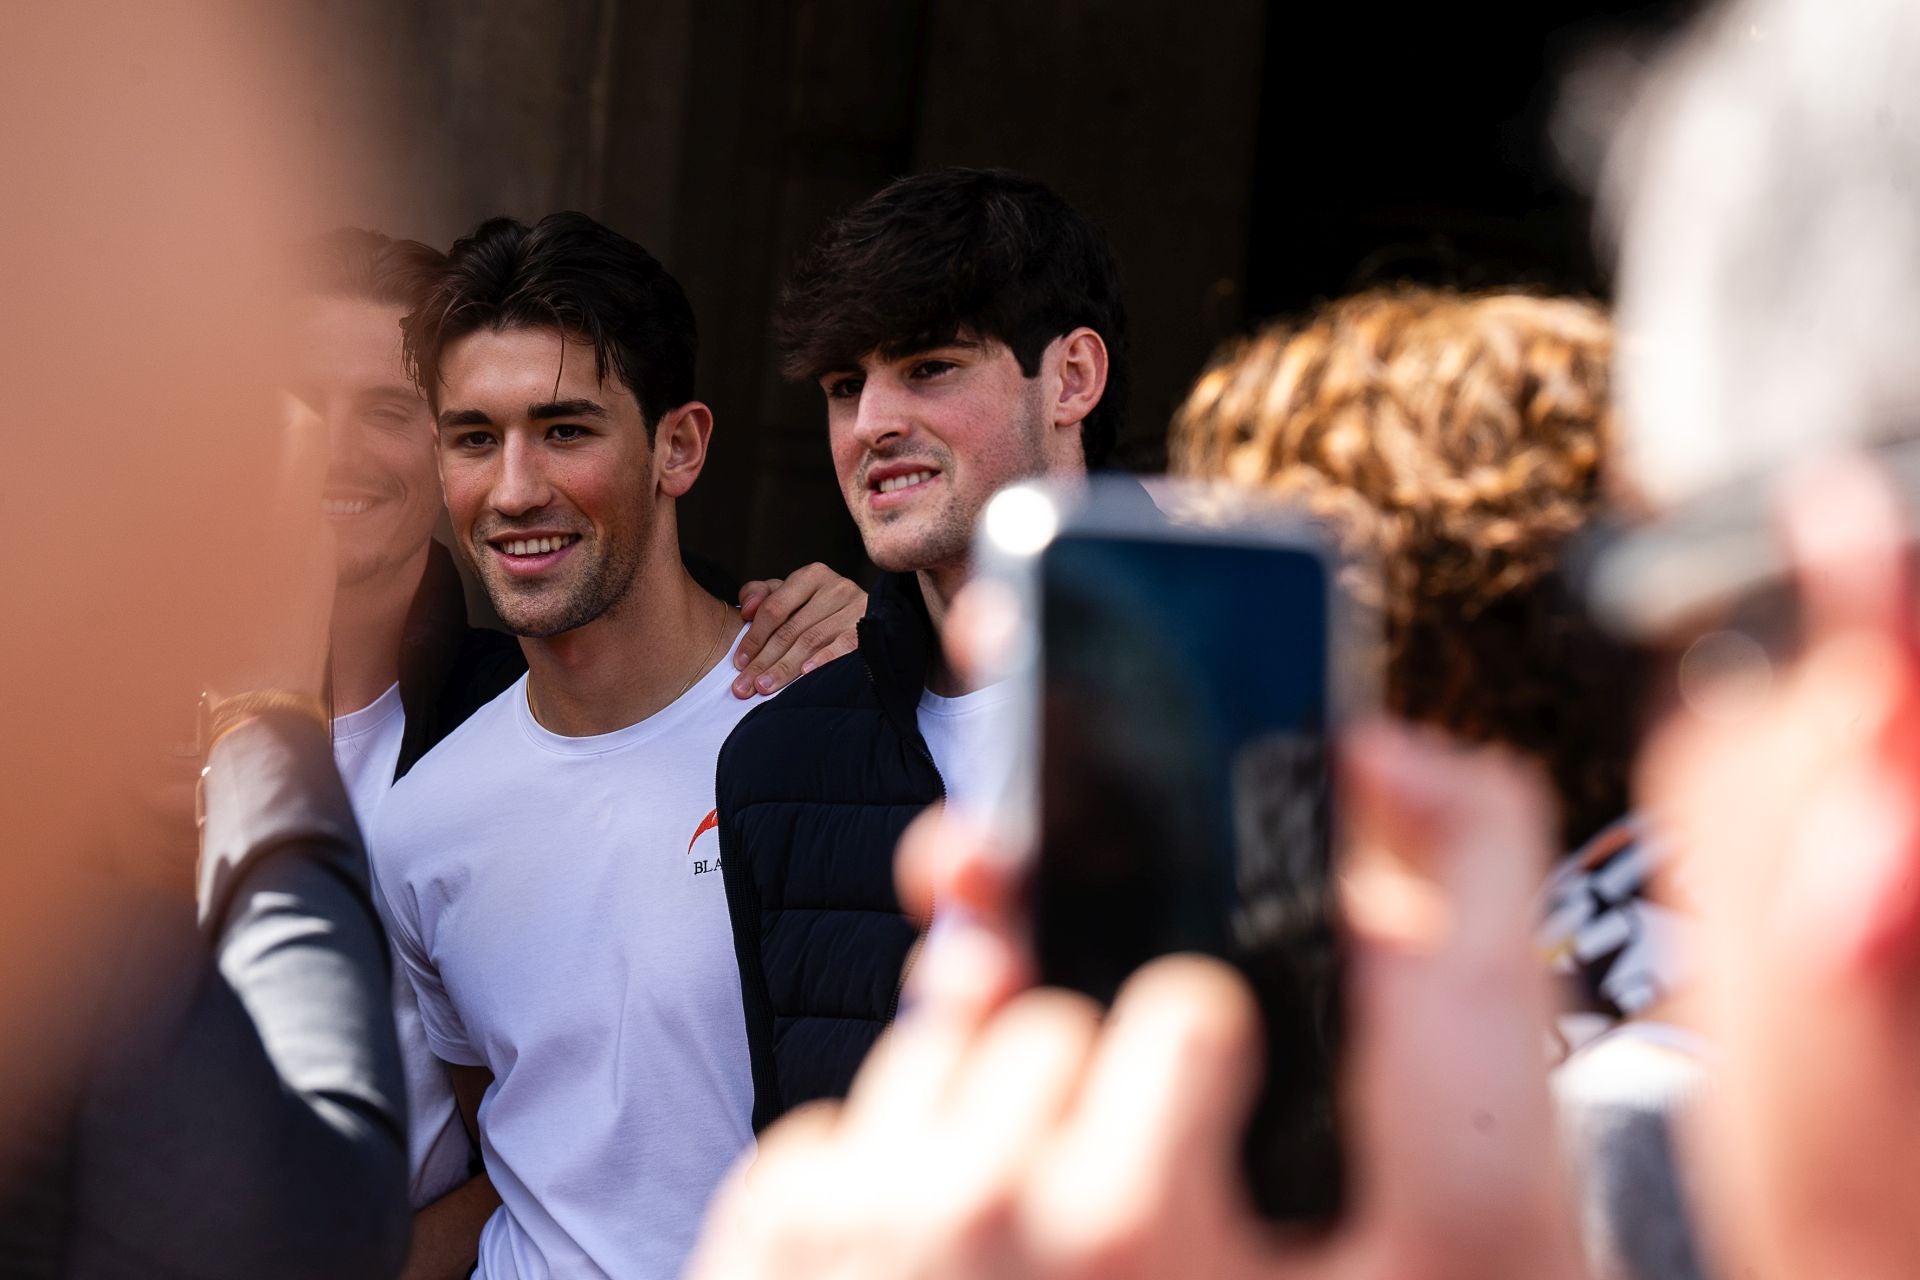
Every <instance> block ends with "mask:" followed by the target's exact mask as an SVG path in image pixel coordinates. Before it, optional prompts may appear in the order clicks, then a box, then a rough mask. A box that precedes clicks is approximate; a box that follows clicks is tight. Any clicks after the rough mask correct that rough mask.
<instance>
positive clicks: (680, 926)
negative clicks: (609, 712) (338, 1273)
mask: <svg viewBox="0 0 1920 1280" xmlns="http://www.w3.org/2000/svg"><path fill="white" fill-rule="evenodd" d="M731 649H732V647H731V646H729V649H728V651H729V652H731ZM737 674H738V673H737V672H735V671H734V669H733V664H732V663H731V662H727V661H722V662H720V663H719V664H718V665H716V666H715V667H714V668H713V670H711V671H709V672H708V673H707V674H706V675H705V676H703V677H702V678H701V679H700V681H699V682H698V683H697V684H695V685H694V686H693V688H691V689H689V690H688V691H687V692H686V693H684V694H682V695H681V696H680V697H679V698H678V699H677V700H676V701H675V702H674V703H673V704H672V705H670V706H668V707H665V708H663V709H662V710H660V711H659V712H657V713H655V714H654V715H652V716H649V717H648V718H647V719H645V720H643V721H641V722H640V723H639V724H635V725H630V726H628V727H627V728H625V729H620V730H618V731H616V732H613V733H608V734H602V735H600V736H597V737H590V738H566V737H561V736H559V735H557V734H553V733H549V732H548V731H547V730H545V729H543V728H541V727H540V725H539V723H538V722H536V721H535V720H534V718H533V716H532V714H531V713H530V712H529V710H528V707H527V681H526V678H525V677H522V678H521V679H520V680H519V681H517V682H516V683H515V684H514V686H513V687H512V688H511V689H508V690H507V691H506V692H505V693H503V694H501V695H500V696H499V697H498V698H495V699H494V700H493V701H492V702H490V703H488V704H487V705H486V706H484V707H482V708H481V709H480V710H479V711H477V712H475V713H474V715H473V717H472V718H471V719H469V720H468V721H467V722H466V723H465V724H463V725H461V726H460V728H458V729H456V730H455V731H454V732H453V733H451V734H449V735H448V736H447V738H446V740H445V741H443V742H442V743H440V745H439V746H438V747H436V748H435V749H434V750H433V752H432V754H430V755H428V756H427V758H426V759H424V760H422V761H421V762H420V763H419V764H418V765H415V766H414V768H413V770H412V772H410V773H409V774H408V775H407V776H406V777H405V778H403V779H401V781H400V783H399V784H398V785H397V786H395V787H394V789H393V794H392V795H391V796H390V797H389V798H388V800H387V803H386V805H385V807H384V808H383V809H382V810H381V813H380V817H379V821H378V823H377V824H376V832H377V834H376V836H375V844H376V847H378V848H379V849H380V851H381V858H382V868H381V874H382V878H381V885H382V887H383V889H384V891H385V893H386V896H387V900H388V904H389V906H390V907H391V908H392V912H393V916H394V921H395V930H394V936H395V940H396V945H397V947H398V949H399V952H400V954H401V956H402V958H403V959H404V960H405V962H406V965H407V968H408V970H409V972H410V974H411V976H412V978H413V981H414V984H415V986H416V987H418V988H419V994H420V1010H421V1013H422V1015H423V1016H424V1020H425V1024H426V1030H427V1038H428V1041H429V1043H430V1044H431V1045H432V1046H433V1050H434V1052H435V1053H437V1054H439V1055H440V1056H441V1057H442V1058H444V1059H446V1060H447V1061H448V1062H456V1063H467V1064H472V1065H477V1066H485V1067H486V1068H488V1069H489V1070H490V1071H492V1073H493V1077H494V1081H493V1084H492V1086H491V1087H490V1088H489V1089H488V1090H487V1093H486V1097H485V1098H484V1099H483V1100H482V1102H481V1104H480V1145H481V1151H482V1153H483V1154H484V1156H485V1158H486V1163H487V1171H488V1173H489V1174H491V1175H492V1178H493V1185H494V1188H495V1189H496V1190H497V1191H498V1192H499V1193H500V1198H501V1200H502V1202H503V1203H502V1207H501V1208H500V1209H499V1210H498V1211H496V1212H495V1213H494V1215H493V1217H492V1218H491V1219H489V1220H488V1222H487V1225H486V1229H485V1231H484V1232H483V1233H482V1234H481V1238H480V1270H479V1274H480V1275H481V1276H484V1277H488V1278H489V1280H508V1278H513V1280H545V1278H546V1277H549V1276H562V1277H576V1276H612V1277H619V1280H629V1278H630V1277H631V1278H641V1277H648V1276H661V1277H667V1276H677V1275H678V1274H679V1273H680V1269H681V1267H682V1266H683V1265H684V1263H685V1261H686V1258H687V1255H688V1254H689V1253H690V1252H691V1251H692V1248H693V1244H694V1241H695V1238H696V1236H697V1234H698V1231H699V1226H700V1219H701V1216H702V1214H703V1213H704V1212H705V1210H706V1207H707V1201H708V1199H709V1198H710V1197H711V1195H712V1193H713V1191H714V1190H715V1188H716V1187H717V1185H718V1184H719V1182H720V1180H721V1178H722V1176H723V1175H724V1174H725V1172H726V1170H727V1169H728V1167H729V1166H730V1165H731V1164H732V1162H733V1160H734V1159H735V1158H736V1157H737V1156H738V1155H739V1154H740V1152H741V1151H742V1150H744V1149H745V1148H746V1146H747V1144H748V1143H749V1142H750V1141H751V1140H752V1126H751V1123H750V1121H751V1113H752V1109H753V1086H752V1081H751V1076H750V1072H749V1069H748V1062H747V1038H746V1027H745V1021H744V1015H743V1014H742V1012H741V1008H740V980H739V976H738V972H737V970H736V968H735V965H734V958H733V935H732V930H731V927H730V925H729V923H728V917H727V899H726V890H725V889H724V888H723V887H722V884H721V880H720V853H719V833H718V832H717V831H716V830H715V828H714V766H715V762H716V761H717V759H718V758H719V754H720V744H721V743H722V742H724V741H725V740H726V737H727V734H728V733H729V732H731V731H732V729H733V726H734V724H735V722H736V721H738V720H739V719H740V717H741V716H743V715H745V714H746V713H747V711H748V710H750V709H751V707H752V705H753V704H751V703H748V702H745V701H742V700H741V699H738V698H736V697H734V696H733V693H732V690H731V688H730V686H731V683H732V681H733V679H734V677H735V676H736V675H737Z"/></svg>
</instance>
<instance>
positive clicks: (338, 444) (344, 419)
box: [320, 406, 367, 474]
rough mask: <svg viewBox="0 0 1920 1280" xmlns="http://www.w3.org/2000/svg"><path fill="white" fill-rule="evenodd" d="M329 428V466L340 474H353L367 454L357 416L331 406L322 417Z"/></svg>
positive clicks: (346, 410)
mask: <svg viewBox="0 0 1920 1280" xmlns="http://www.w3.org/2000/svg"><path fill="white" fill-rule="evenodd" d="M320 420H321V421H322V422H324V423H325V424H326V427H327V464H328V467H329V468H330V469H331V470H332V471H334V472H336V473H338V474H351V473H352V472H353V471H354V470H355V469H356V467H357V464H358V463H359V462H360V460H361V459H362V458H363V457H364V455H365V454H366V451H367V450H366V442H365V441H364V440H363V439H362V438H361V436H362V432H361V430H360V422H359V419H358V417H357V416H355V414H354V413H353V412H352V411H351V410H349V409H344V408H341V407H339V406H331V407H329V408H328V409H327V411H326V412H325V413H323V414H322V415H321V419H320Z"/></svg>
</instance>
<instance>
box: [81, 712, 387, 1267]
mask: <svg viewBox="0 0 1920 1280" xmlns="http://www.w3.org/2000/svg"><path fill="white" fill-rule="evenodd" d="M206 804H207V827H206V839H205V843H204V847H203V853H202V875H201V898H202V901H201V915H202V926H203V929H204V930H205V931H206V934H207V935H210V940H211V943H212V947H211V951H209V948H208V942H209V938H208V937H207V936H203V935H202V934H201V933H197V932H196V931H195V930H194V928H193V926H192V923H191V922H190V921H189V920H187V919H185V918H184V916H183V915H182V916H173V915H167V914H162V913H154V912H149V913H146V914H145V915H143V916H141V917H139V919H138V923H137V925H136V927H135V929H134V931H133V933H132V934H131V935H130V936H128V937H127V938H125V940H124V942H125V945H124V946H123V947H121V948H120V954H121V955H122V956H123V957H124V958H125V971H124V973H123V975H122V976H121V977H120V978H119V979H117V980H116V981H114V982H113V983H112V995H111V996H110V998H109V1000H108V1002H107V1005H106V1009H105V1013H104V1022H105V1026H104V1027H103V1028H102V1033H101V1043H102V1044H103V1045H105V1046H106V1048H105V1049H103V1051H102V1053H101V1056H100V1060H99V1062H98V1064H97V1068H96V1070H95V1072H94V1074H93V1077H92V1079H91V1081H90V1083H89V1087H88V1089H87V1091H86V1095H85V1097H84V1099H83V1101H82V1104H81V1107H80V1112H79V1116H78V1123H77V1133H76V1148H77V1151H76V1154H77V1159H76V1161H75V1171H76V1178H77V1183H76V1187H75V1221H74V1222H73V1224H72V1225H73V1230H72V1232H71V1235H70V1236H69V1241H70V1248H69V1255H68V1260H69V1266H68V1268H67V1273H68V1274H69V1275H76V1276H120V1275H128V1276H132V1275H142V1276H176V1275H177V1276H195V1277H224V1276H234V1277H240V1276H248V1277H257V1276H275V1277H288V1278H292V1280H301V1278H305V1277H315V1278H319V1277H347V1276H352V1277H378V1276H384V1275H392V1274H394V1273H395V1272H397V1271H398V1270H399V1268H400V1265H401V1263H402V1261H403V1259H404V1256H405V1252H406V1246H407V1236H408V1228H409V1215H408V1210H407V1156H406V1142H405V1117H404V1110H403V1108H404V1102H403V1099H404V1092H403V1084H402V1080H401V1074H400V1060H399V1051H398V1047H397V1045H396V1043H395V1039H394V1030H393V1014H392V1010H391V1007H390V1005H389V1002H388V983H389V971H388V963H389V961H388V956H387V946H386V940H385V937H384V935H383V934H382V932H381V929H380V924H379V919H378V917H377V915H376V914H375V912H374V909H373V906H372V903H371V900H370V899H369V897H368V888H367V869H366V855H365V852H364V850H363V849H362V846H361V842H360V837H359V833H358V832H357V830H356V829H355V827H354V823H353V818H352V813H351V810H350V809H349V807H348V804H347V797H346V794H345V791H344V789H343V788H342V786H341V784H340V779H339V776H338V775H337V774H336V773H335V771H334V767H333V759H332V754H331V751H330V748H329V744H328V743H327V741H326V737H325V735H324V734H323V733H322V732H321V731H320V730H319V728H318V727H317V726H316V725H314V724H312V723H310V722H306V721H304V720H302V719H301V718H299V717H297V716H291V715H285V714H270V715H266V716H262V717H259V718H258V719H256V720H253V721H250V722H248V723H246V724H243V725H241V726H240V727H238V728H236V729H234V730H233V731H232V732H231V733H229V734H228V735H227V736H226V737H225V738H223V739H222V740H221V741H220V743H219V744H218V745H217V746H216V747H215V748H214V751H213V754H212V757H211V759H210V760H209V773H208V776H207V780H206Z"/></svg>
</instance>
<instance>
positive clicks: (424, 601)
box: [295, 228, 525, 1276]
mask: <svg viewBox="0 0 1920 1280" xmlns="http://www.w3.org/2000/svg"><path fill="white" fill-rule="evenodd" d="M444 264H445V257H444V255H442V254H440V253H439V252H437V251H436V250H434V249H431V248H429V247H427V246H426V245H423V244H420V243H418V242H416V241H411V240H393V239H390V238H389V237H387V236H383V235H380V234H379V233H377V232H373V231H361V230H356V229H349V228H342V229H340V230H336V231H333V232H331V233H329V234H328V235H326V236H325V237H323V238H322V239H320V240H319V241H317V242H315V243H313V244H311V245H309V246H306V248H305V250H304V252H303V253H302V255H301V261H300V263H299V266H300V267H301V268H302V271H301V278H300V281H299V283H300V285H301V288H302V292H303V297H302V298H301V301H300V314H299V320H300V336H299V351H298V360H299V373H298V376H297V378H296V381H295V389H296V392H297V394H298V395H299V396H300V397H301V398H302V400H303V401H305V402H306V403H307V404H309V405H311V406H313V408H314V409H315V411H316V412H317V413H318V414H319V415H320V419H321V421H322V422H323V423H324V424H325V426H326V430H327V442H328V468H327V475H326V488H325V493H324V498H323V503H324V510H325V514H326V518H327V523H328V526H329V527H330V529H331V531H332V534H333V545H334V557H335V592H334V604H333V624H332V637H331V640H332V643H331V644H330V646H329V652H328V670H329V675H330V683H329V687H328V693H329V699H330V702H331V711H332V737H333V755H334V762H335V764H336V765H337V766H338V767H339V770H340V777H341V780H342V781H343V782H344V783H345V784H346V788H347V796H348V798H349V799H350V800H351V801H352V804H353V811H354V819H355V821H356V822H357V823H358V824H359V826H360V829H361V831H362V832H367V831H370V830H372V827H373V819H374V816H375V815H376V814H377V813H378V812H379V807H380V801H381V800H382V799H383V798H384V797H385V796H386V794H387V791H388V789H389V788H390V787H391V786H392V784H393V782H394V780H395V779H396V778H398V777H401V776H404V775H405V774H406V772H407V771H408V769H410V768H411V767H412V766H413V764H414V762H415V761H416V760H418V759H419V758H420V756H421V755H423V754H425V752H426V751H427V749H428V748H430V747H431V746H432V745H433V744H434V743H435V742H437V741H438V740H439V739H440V738H442V737H444V736H445V734H446V732H447V731H448V730H450V729H451V728H453V727H454V726H455V725H458V724H459V723H460V722H461V721H462V720H464V719H465V718H466V717H467V716H468V715H469V714H471V713H472V711H473V710H474V708H476V707H478V706H480V705H482V704H484V703H485V702H487V701H488V700H490V699H491V698H492V697H493V696H494V695H495V694H497V693H499V692H500V691H501V690H502V689H504V688H506V687H507V686H508V685H510V684H512V683H513V681H514V680H516V679H518V678H519V676H520V673H521V672H522V671H523V670H524V669H525V664H524V662H523V661H522V660H521V659H520V651H519V646H517V645H516V644H514V642H513V639H512V637H510V636H506V635H503V634H501V633H499V632H496V631H488V630H484V629H481V628H470V627H468V625H467V610H466V598H465V595H464V593H463V591H462V589H461V584H460V577H459V573H458V571H457V570H455V568H454V567H453V559H452V557H451V556H450V555H449V554H448V552H447V551H446V549H445V548H444V547H442V546H441V545H440V544H439V543H438V542H436V541H434V539H433V528H434V524H435V522H436V521H438V520H439V518H440V513H441V511H442V509H443V508H442V506H441V502H440V475H439V471H438V470H437V468H436V459H435V455H434V447H433V418H432V415H431V414H430V413H429V412H428V411H427V405H426V401H425V400H424V399H423V398H422V397H421V395H420V392H419V389H418V388H417V387H415V386H414V385H413V381H412V379H410V378H409V377H408V376H407V371H406V366H405V364H404V363H403V362H402V361H401V358H400V321H401V319H402V317H404V316H405V315H406V313H407V312H408V311H409V310H411V309H412V308H413V307H415V306H417V305H418V304H419V302H420V301H421V300H422V299H423V298H425V296H426V294H427V291H428V289H429V288H431V286H432V283H433V281H434V278H435V274H436V273H437V272H438V271H439V270H440V269H441V268H442V267H443V266H444ZM374 875H375V878H376V879H377V877H378V864H377V862H376V863H375V864H374ZM393 1006H394V1021H395V1028H396V1031H397V1032H398V1035H399V1042H400V1053H401V1060H402V1064H403V1066H404V1068H405V1071H406V1080H407V1122H408V1144H407V1145H408V1157H409V1163H410V1166H411V1167H410V1172H409V1179H410V1181H409V1188H408V1190H409V1196H410V1199H411V1201H412V1204H413V1207H414V1209H415V1210H416V1211H417V1212H418V1214H419V1216H418V1218H417V1220H416V1221H415V1223H414V1234H413V1246H412V1250H411V1252H410V1253H409V1255H408V1264H409V1274H418V1275H421V1276H432V1275H463V1274H465V1272H466V1270H467V1269H468V1268H470V1267H471V1266H472V1265H473V1262H474V1258H475V1252H474V1245H475V1242H476V1241H477V1240H478V1239H479V1235H480V1228H481V1226H482V1225H483V1224H484V1223H485V1222H486V1219H487V1217H488V1215H489V1214H491V1213H492V1212H493V1210H494V1207H495V1206H496V1205H498V1204H499V1197H497V1196H496V1195H494V1194H493V1189H492V1187H491V1186H490V1185H489V1184H488V1183H487V1181H486V1177H485V1175H484V1173H481V1174H479V1176H478V1177H476V1176H475V1175H476V1172H477V1169H476V1166H477V1164H478V1160H477V1148H476V1146H475V1144H474V1142H473V1140H472V1139H471V1138H470V1137H469V1136H468V1134H467V1130H466V1127H465V1125H464V1124H463V1123H462V1121H461V1118H460V1114H459V1110H458V1108H457V1107H456V1106H455V1104H454V1097H453V1085H452V1083H451V1081H450V1080H449V1079H448V1077H447V1069H446V1067H445V1065H444V1064H442V1063H441V1062H440V1060H439V1059H438V1058H435V1057H434V1056H433V1052H432V1050H431V1049H429V1048H428V1047H427V1043H426V1037H425V1034H424V1033H423V1032H422V1030H421V1027H420V1010H419V1004H418V1001H417V1000H416V999H415V997H414V994H413V986H412V984H411V983H410V982H408V981H407V978H406V974H405V971H404V970H403V969H401V968H400V967H399V966H398V965H396V966H395V969H394V981H393Z"/></svg>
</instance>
